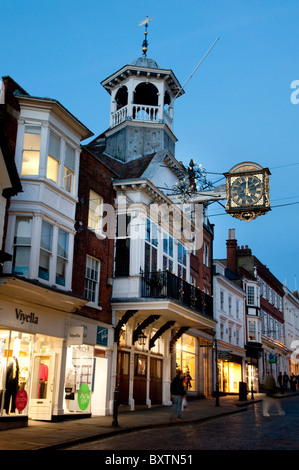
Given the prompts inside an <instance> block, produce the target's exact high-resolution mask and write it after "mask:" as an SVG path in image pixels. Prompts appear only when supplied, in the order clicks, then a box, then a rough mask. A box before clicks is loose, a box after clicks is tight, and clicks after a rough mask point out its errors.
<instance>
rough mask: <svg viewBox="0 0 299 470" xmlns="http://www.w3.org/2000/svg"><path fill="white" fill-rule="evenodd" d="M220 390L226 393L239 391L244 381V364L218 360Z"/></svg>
mask: <svg viewBox="0 0 299 470" xmlns="http://www.w3.org/2000/svg"><path fill="white" fill-rule="evenodd" d="M218 374H219V375H218V380H219V390H220V391H221V392H226V393H238V392H239V382H242V366H241V364H237V363H235V362H230V361H220V360H219V361H218Z"/></svg>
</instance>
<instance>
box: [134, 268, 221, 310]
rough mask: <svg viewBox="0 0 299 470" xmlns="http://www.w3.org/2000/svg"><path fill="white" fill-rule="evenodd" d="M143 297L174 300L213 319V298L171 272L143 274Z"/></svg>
mask: <svg viewBox="0 0 299 470" xmlns="http://www.w3.org/2000/svg"><path fill="white" fill-rule="evenodd" d="M141 297H143V298H155V299H157V298H158V299H170V300H174V301H175V302H178V303H180V304H182V305H183V306H185V307H187V308H191V309H193V310H195V311H196V312H198V313H200V314H202V315H206V316H207V317H209V318H211V319H212V318H213V298H212V297H211V296H209V295H208V294H205V293H204V292H202V291H201V290H200V289H198V288H197V287H195V286H193V285H192V284H189V282H187V281H185V280H184V279H182V278H181V277H178V276H176V275H175V274H173V273H171V272H170V271H156V272H142V273H141Z"/></svg>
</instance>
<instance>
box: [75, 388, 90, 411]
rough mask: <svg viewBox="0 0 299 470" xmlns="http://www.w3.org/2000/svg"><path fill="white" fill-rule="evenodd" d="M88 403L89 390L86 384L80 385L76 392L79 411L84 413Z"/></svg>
mask: <svg viewBox="0 0 299 470" xmlns="http://www.w3.org/2000/svg"><path fill="white" fill-rule="evenodd" d="M89 402H90V390H89V387H88V385H87V384H82V385H81V387H80V388H79V392H78V405H79V408H80V410H82V411H84V410H86V408H87V407H88V405H89Z"/></svg>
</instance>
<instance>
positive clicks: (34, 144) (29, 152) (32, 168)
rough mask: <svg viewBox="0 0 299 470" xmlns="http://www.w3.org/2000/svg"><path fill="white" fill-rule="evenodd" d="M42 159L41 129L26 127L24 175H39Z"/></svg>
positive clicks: (23, 161)
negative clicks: (40, 159) (40, 160)
mask: <svg viewBox="0 0 299 470" xmlns="http://www.w3.org/2000/svg"><path fill="white" fill-rule="evenodd" d="M39 158H40V127H37V126H25V134H24V144H23V160H22V175H38V174H39Z"/></svg>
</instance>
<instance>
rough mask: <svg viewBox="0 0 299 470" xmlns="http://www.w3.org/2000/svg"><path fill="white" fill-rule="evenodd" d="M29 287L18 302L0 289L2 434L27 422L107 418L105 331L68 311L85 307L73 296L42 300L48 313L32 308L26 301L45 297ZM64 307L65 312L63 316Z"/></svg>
mask: <svg viewBox="0 0 299 470" xmlns="http://www.w3.org/2000/svg"><path fill="white" fill-rule="evenodd" d="M26 284H27V283H26V282H23V284H21V285H22V287H23V288H24V289H25V288H26V287H27V285H26ZM4 287H5V285H4ZM18 287H20V284H19V283H18ZM30 287H31V288H30V289H29V290H30V291H31V293H30V294H29V292H27V298H26V300H23V301H21V300H20V299H17V298H15V299H14V300H12V298H11V297H10V296H8V295H3V290H4V289H3V285H2V286H1V285H0V299H1V320H0V429H7V428H9V427H15V426H23V425H24V426H26V425H27V424H28V418H29V419H35V420H48V421H50V420H60V419H65V418H66V417H67V416H69V417H70V416H74V417H79V416H90V415H91V413H92V412H93V409H94V410H95V411H96V412H98V414H105V412H107V404H106V401H107V393H106V388H107V371H108V360H109V359H108V356H107V357H106V353H107V350H108V331H109V329H108V328H104V327H103V326H99V324H98V322H95V321H93V320H89V319H86V318H85V317H82V316H79V315H75V314H73V313H72V312H70V311H67V309H69V310H70V309H72V310H75V309H76V308H78V307H79V306H80V303H81V304H82V302H83V301H82V299H80V300H79V299H77V298H76V297H73V296H68V295H65V294H58V293H53V292H51V296H49V297H48V298H45V297H44V299H43V300H44V303H46V301H47V303H48V305H47V307H46V306H41V305H37V304H36V303H33V302H31V303H30V302H29V297H31V298H33V299H34V300H36V295H34V291H35V294H39V295H41V294H43V296H45V294H46V292H44V289H43V288H40V287H39V288H37V287H36V286H34V287H32V286H30ZM38 289H43V290H42V291H38ZM1 291H2V292H1ZM18 292H21V290H19V291H18ZM5 293H6V294H9V293H10V289H8V288H6V290H5ZM1 294H2V295H1ZM23 294H24V290H23ZM55 296H56V297H57V298H56V300H55V299H54V298H55ZM25 297H26V295H25ZM62 302H65V303H66V305H67V306H68V307H67V308H66V309H65V310H64V311H63V310H61V304H62ZM55 304H56V307H57V308H55ZM99 329H100V331H101V333H102V335H101V337H103V330H105V335H104V337H105V341H104V344H103V343H101V342H99V341H98V336H99V335H98V332H99ZM99 384H101V387H100V386H99ZM95 391H96V392H97V394H96V395H95V394H94V392H95ZM103 397H104V398H103ZM99 401H101V404H100V405H99Z"/></svg>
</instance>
